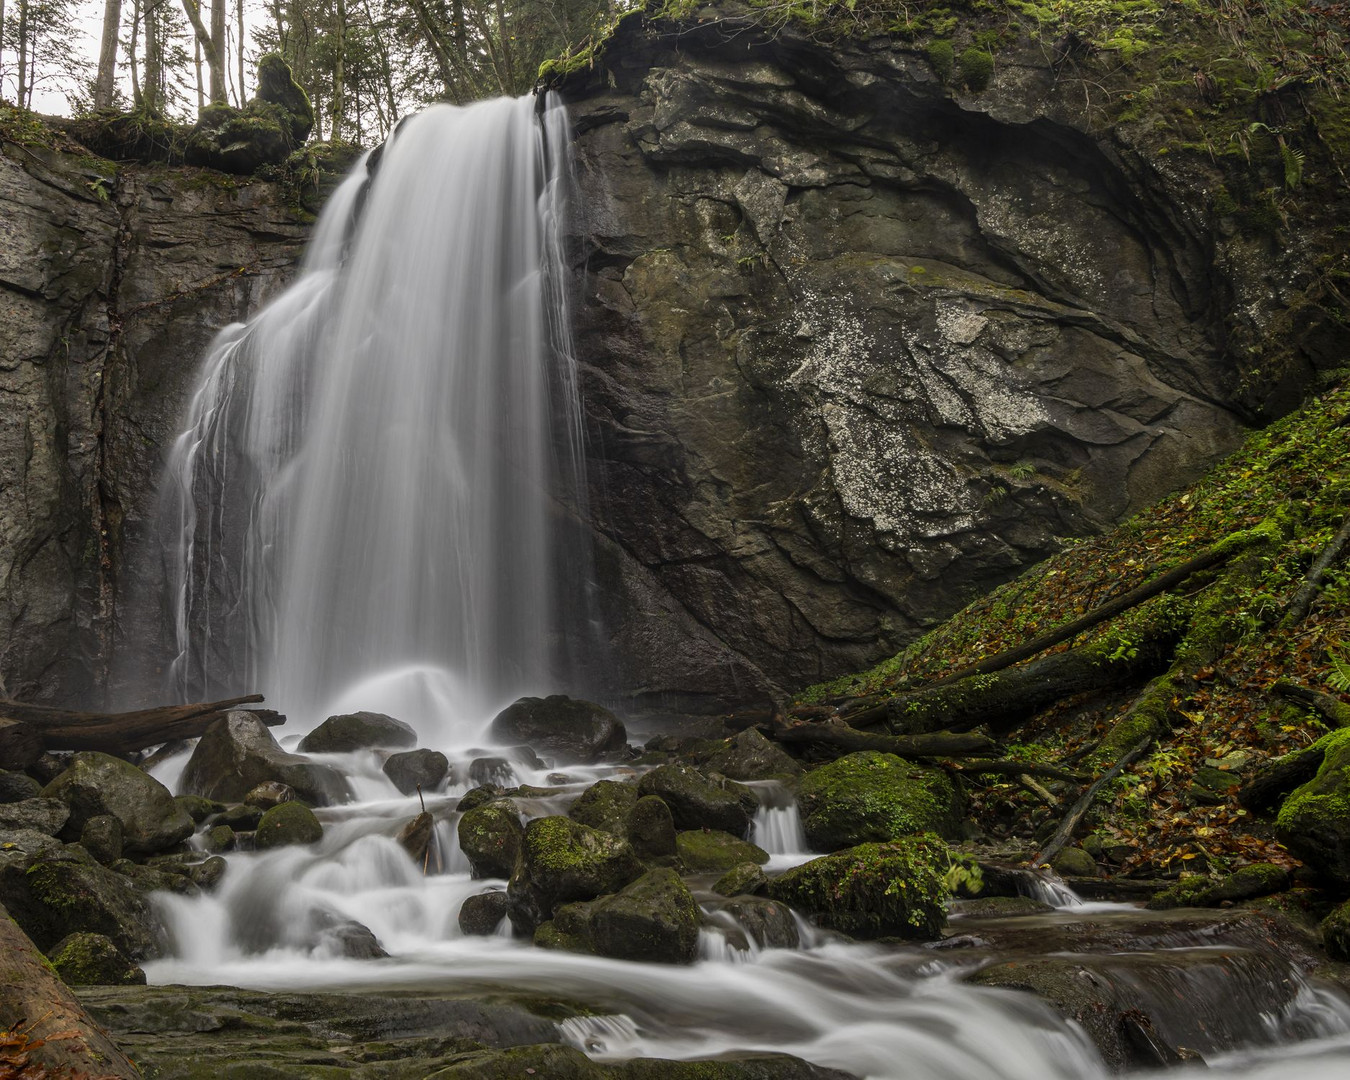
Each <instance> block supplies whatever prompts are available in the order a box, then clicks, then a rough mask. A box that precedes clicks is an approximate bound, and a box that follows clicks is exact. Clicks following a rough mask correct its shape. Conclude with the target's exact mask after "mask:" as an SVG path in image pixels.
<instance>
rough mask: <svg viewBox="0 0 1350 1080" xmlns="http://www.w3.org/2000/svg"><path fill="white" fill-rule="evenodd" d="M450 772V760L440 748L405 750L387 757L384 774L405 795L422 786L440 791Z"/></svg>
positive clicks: (422, 787) (424, 789) (426, 789)
mask: <svg viewBox="0 0 1350 1080" xmlns="http://www.w3.org/2000/svg"><path fill="white" fill-rule="evenodd" d="M449 773H450V762H449V761H448V760H447V759H446V756H445V755H444V754H442V753H441V752H440V751H439V750H426V749H422V750H405V751H403V752H402V753H401V754H390V755H389V756H388V757H387V758H385V762H384V775H385V776H387V777H389V781H390V783H392V784H393V785H394V787H396V788H398V790H399V791H400V792H401V793H402V794H404V795H411V794H413V793H414V792H416V791H417V789H418V788H419V787H420V788H421V789H422V790H423V791H438V790H440V786H441V785H442V784H443V783H445V778H446V776H448V775H449Z"/></svg>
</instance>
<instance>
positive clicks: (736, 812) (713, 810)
mask: <svg viewBox="0 0 1350 1080" xmlns="http://www.w3.org/2000/svg"><path fill="white" fill-rule="evenodd" d="M638 793H639V794H641V795H655V796H656V797H657V798H659V799H660V800H661V801H662V802H664V803H665V804H666V805H667V806H668V807H670V814H671V817H672V818H673V819H674V821H675V827H676V828H677V829H717V830H719V831H721V832H726V833H731V835H732V836H745V835H747V834H748V833H749V831H750V822H751V821H752V820H753V819H754V815H755V811H757V810H758V809H759V800H758V799H756V798H755V794H754V792H752V791H751V790H750V789H749V788H747V787H744V786H742V785H741V784H738V783H735V782H734V781H731V780H726V779H720V780H719V779H714V778H713V777H710V776H705V775H704V774H703V773H701V772H699V771H698V770H697V769H692V768H690V767H689V766H687V765H661V766H658V767H657V768H655V769H653V770H652V771H651V772H649V773H646V774H645V775H644V776H643V777H642V779H640V780H639V781H638Z"/></svg>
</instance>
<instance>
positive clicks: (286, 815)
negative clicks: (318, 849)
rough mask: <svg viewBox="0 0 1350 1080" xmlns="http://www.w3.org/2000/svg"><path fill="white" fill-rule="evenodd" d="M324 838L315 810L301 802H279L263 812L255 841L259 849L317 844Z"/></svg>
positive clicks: (266, 849)
mask: <svg viewBox="0 0 1350 1080" xmlns="http://www.w3.org/2000/svg"><path fill="white" fill-rule="evenodd" d="M322 839H323V826H322V825H321V824H319V819H318V818H317V817H315V816H314V811H313V810H311V809H310V808H309V807H308V806H306V805H305V804H304V803H301V802H286V803H279V804H278V805H276V806H274V807H272V809H271V810H269V811H267V813H265V814H263V816H262V820H261V821H260V822H258V830H257V832H256V833H255V834H254V839H253V843H254V846H255V847H256V848H257V849H258V850H259V851H268V850H270V849H272V848H279V847H285V846H287V845H288V844H317V843H318V842H319V841H320V840H322Z"/></svg>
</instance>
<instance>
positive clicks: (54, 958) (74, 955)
mask: <svg viewBox="0 0 1350 1080" xmlns="http://www.w3.org/2000/svg"><path fill="white" fill-rule="evenodd" d="M51 963H52V967H53V968H54V969H55V971H56V973H57V974H58V975H60V977H61V979H62V980H63V981H64V982H65V983H66V984H67V985H68V986H144V985H145V972H144V971H142V970H141V969H140V968H139V967H137V966H136V965H135V964H133V963H132V962H131V961H130V960H128V959H127V958H126V957H125V956H123V955H122V953H121V952H120V951H119V950H118V948H117V946H116V945H115V944H114V943H113V942H112V941H111V940H110V939H109V938H106V937H104V936H103V935H102V934H91V933H84V932H81V933H75V934H71V935H69V936H68V937H66V938H64V939H62V940H61V941H60V942H58V943H57V944H56V945H55V946H54V947H53V948H52V950H51Z"/></svg>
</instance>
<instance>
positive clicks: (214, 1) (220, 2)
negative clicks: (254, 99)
mask: <svg viewBox="0 0 1350 1080" xmlns="http://www.w3.org/2000/svg"><path fill="white" fill-rule="evenodd" d="M229 2H230V0H211V48H212V50H213V51H214V52H215V54H216V63H214V64H212V65H211V100H212V101H220V102H228V101H229V90H228V89H227V88H226V86H225V72H226V64H225V23H226V15H227V14H228V8H227V7H226V5H227V4H229Z"/></svg>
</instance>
